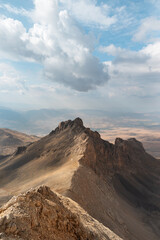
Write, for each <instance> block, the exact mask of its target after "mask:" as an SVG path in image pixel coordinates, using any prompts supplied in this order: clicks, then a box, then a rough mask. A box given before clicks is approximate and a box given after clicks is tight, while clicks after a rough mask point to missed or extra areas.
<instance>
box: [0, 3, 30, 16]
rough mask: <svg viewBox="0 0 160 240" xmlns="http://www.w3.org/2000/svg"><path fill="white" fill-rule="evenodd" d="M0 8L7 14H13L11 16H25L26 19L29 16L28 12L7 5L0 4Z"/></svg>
mask: <svg viewBox="0 0 160 240" xmlns="http://www.w3.org/2000/svg"><path fill="white" fill-rule="evenodd" d="M0 8H1V9H5V10H7V11H8V12H10V13H13V14H18V15H23V16H27V17H28V16H29V15H30V13H29V11H27V10H26V9H24V8H16V7H14V6H11V5H9V4H0Z"/></svg>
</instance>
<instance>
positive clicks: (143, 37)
mask: <svg viewBox="0 0 160 240" xmlns="http://www.w3.org/2000/svg"><path fill="white" fill-rule="evenodd" d="M159 32H160V20H159V19H157V18H155V17H148V18H145V19H143V20H142V22H141V25H140V27H139V28H138V30H137V32H136V33H135V34H134V36H133V40H134V41H137V42H141V41H142V42H143V41H147V42H153V41H157V39H158V40H159V39H160V37H159Z"/></svg>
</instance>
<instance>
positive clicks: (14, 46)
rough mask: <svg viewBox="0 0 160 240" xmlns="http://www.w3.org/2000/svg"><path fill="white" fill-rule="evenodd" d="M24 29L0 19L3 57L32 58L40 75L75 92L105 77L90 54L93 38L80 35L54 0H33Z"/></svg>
mask: <svg viewBox="0 0 160 240" xmlns="http://www.w3.org/2000/svg"><path fill="white" fill-rule="evenodd" d="M34 3H35V9H34V10H32V11H31V13H30V15H31V17H32V20H33V26H32V27H31V28H30V29H29V31H27V30H26V29H25V28H24V26H23V24H22V23H21V22H20V21H18V20H14V19H10V18H1V19H0V52H1V56H3V57H6V58H8V57H10V58H12V59H13V58H15V60H17V59H24V60H28V61H36V62H38V63H41V64H42V65H43V66H44V76H45V77H46V78H47V79H50V80H52V81H55V82H58V83H61V84H64V85H65V86H69V87H71V88H73V89H76V90H77V91H88V90H90V89H94V88H96V87H97V86H99V85H102V84H104V83H105V82H107V80H108V74H107V72H106V71H104V65H103V63H100V61H99V60H98V59H97V58H96V57H94V56H93V39H92V38H91V36H90V35H86V34H84V32H82V30H81V29H80V28H79V27H78V26H77V25H76V24H75V22H74V20H73V19H72V18H71V17H70V15H69V14H68V12H67V11H66V10H59V6H58V1H56V0H35V1H34Z"/></svg>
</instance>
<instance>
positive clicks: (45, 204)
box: [0, 186, 122, 240]
mask: <svg viewBox="0 0 160 240" xmlns="http://www.w3.org/2000/svg"><path fill="white" fill-rule="evenodd" d="M0 214H1V216H2V217H1V225H0V231H1V232H3V233H2V234H1V237H3V239H4V240H5V239H11V238H9V237H12V239H19V238H20V239H25V240H31V239H34V240H36V239H39V240H40V239H42V240H44V239H46V240H79V239H82V240H85V239H87V240H96V239H101V240H113V239H114V240H122V239H121V238H119V237H118V236H117V235H116V234H114V233H113V232H112V231H110V230H109V229H108V228H106V227H104V226H103V224H101V223H99V222H98V221H96V220H95V219H93V218H92V217H90V216H89V215H88V214H87V213H86V212H85V211H84V210H83V209H82V208H81V207H80V206H79V205H78V204H76V203H75V202H74V201H72V200H71V199H69V198H66V197H63V196H61V195H59V194H56V193H53V192H51V190H50V189H49V188H48V187H45V186H41V187H39V188H37V189H32V190H31V191H28V192H26V193H24V194H21V195H19V196H18V197H16V198H13V199H11V200H10V201H9V202H8V204H6V205H5V206H4V207H3V208H2V209H1V210H0ZM1 239H2V238H1Z"/></svg>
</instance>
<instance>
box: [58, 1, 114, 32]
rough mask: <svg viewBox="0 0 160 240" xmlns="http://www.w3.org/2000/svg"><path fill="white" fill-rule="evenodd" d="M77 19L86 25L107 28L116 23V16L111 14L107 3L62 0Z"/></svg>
mask: <svg viewBox="0 0 160 240" xmlns="http://www.w3.org/2000/svg"><path fill="white" fill-rule="evenodd" d="M60 2H61V3H63V5H64V6H65V7H66V8H67V9H68V10H69V11H70V13H71V14H72V15H73V16H74V18H75V19H77V20H78V21H80V22H82V23H83V24H85V25H88V26H93V27H98V28H101V29H107V28H108V27H110V26H111V25H112V24H114V23H116V21H117V19H116V16H110V7H109V6H108V5H107V4H101V5H98V4H97V1H95V0H79V1H74V0H60Z"/></svg>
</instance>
